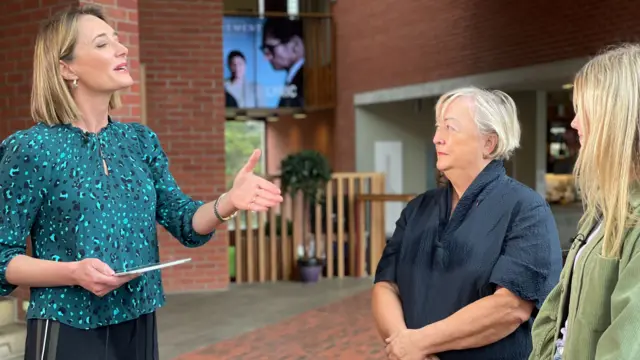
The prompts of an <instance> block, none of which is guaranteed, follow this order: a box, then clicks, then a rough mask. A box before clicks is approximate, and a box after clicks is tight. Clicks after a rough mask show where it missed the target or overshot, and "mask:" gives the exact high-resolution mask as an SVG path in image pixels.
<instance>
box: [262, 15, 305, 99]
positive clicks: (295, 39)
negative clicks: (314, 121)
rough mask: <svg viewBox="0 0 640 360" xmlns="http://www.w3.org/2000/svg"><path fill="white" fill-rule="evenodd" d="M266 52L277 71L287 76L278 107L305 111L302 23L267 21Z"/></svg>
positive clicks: (285, 19) (264, 47) (263, 30)
mask: <svg viewBox="0 0 640 360" xmlns="http://www.w3.org/2000/svg"><path fill="white" fill-rule="evenodd" d="M262 52H263V53H264V56H265V58H266V59H267V60H268V61H269V63H271V66H272V67H273V69H274V70H285V71H286V72H287V77H286V79H285V83H284V87H283V90H282V95H281V96H280V103H279V105H278V107H290V108H298V107H302V106H303V105H304V88H303V73H304V71H303V66H304V60H305V58H304V41H303V40H302V24H301V22H300V21H299V20H290V19H288V18H269V19H267V20H266V21H265V23H264V26H263V29H262Z"/></svg>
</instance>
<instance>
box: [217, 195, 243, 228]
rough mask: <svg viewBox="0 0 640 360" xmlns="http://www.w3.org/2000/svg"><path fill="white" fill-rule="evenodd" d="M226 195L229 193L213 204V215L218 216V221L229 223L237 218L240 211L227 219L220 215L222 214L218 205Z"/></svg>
mask: <svg viewBox="0 0 640 360" xmlns="http://www.w3.org/2000/svg"><path fill="white" fill-rule="evenodd" d="M225 195H227V193H224V194H222V195H220V197H219V198H218V199H216V201H215V202H214V203H213V213H214V214H215V215H216V218H218V220H220V221H222V222H225V221H229V220H231V219H233V218H234V217H236V215H237V214H238V210H236V211H234V212H233V214H231V215H229V216H227V217H222V216H221V215H220V212H219V211H218V203H219V202H220V200H221V199H222V198H223V197H225Z"/></svg>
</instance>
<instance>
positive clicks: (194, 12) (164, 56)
mask: <svg viewBox="0 0 640 360" xmlns="http://www.w3.org/2000/svg"><path fill="white" fill-rule="evenodd" d="M138 6H139V19H140V49H141V54H140V59H141V61H142V62H143V63H144V64H145V68H146V74H147V79H146V92H147V99H146V101H147V111H148V113H147V114H148V115H147V117H148V125H149V126H150V127H151V128H153V129H154V130H155V131H156V132H157V133H158V136H159V138H160V140H161V141H162V144H163V146H164V148H165V151H166V152H167V153H168V155H169V158H170V160H171V171H172V172H173V174H174V176H175V177H176V179H177V181H178V183H179V184H180V186H181V187H182V189H183V190H184V191H185V192H187V193H188V194H190V195H193V196H194V197H195V198H198V199H204V200H213V199H214V198H215V197H217V196H218V195H219V194H221V193H222V192H224V191H225V189H224V185H225V184H224V179H225V177H224V121H225V119H224V97H223V95H224V94H223V86H222V74H223V71H222V70H223V69H222V0H211V1H198V0H180V1H162V0H140V1H138ZM160 249H161V256H162V258H164V259H173V258H182V257H191V258H193V259H194V263H193V265H187V266H186V267H184V266H182V267H177V268H175V269H169V270H167V271H165V272H164V275H165V278H164V280H165V287H166V289H167V290H168V291H182V290H204V289H217V288H223V287H226V286H227V284H228V281H229V279H228V269H227V265H228V264H227V239H226V233H225V232H224V231H219V232H218V235H217V238H216V239H215V240H214V241H212V242H211V243H209V244H207V245H206V246H205V247H202V248H199V249H186V248H184V247H183V246H182V245H181V244H179V243H178V242H177V241H176V240H175V239H173V238H170V237H169V236H168V235H167V234H166V233H164V232H163V233H162V236H161V246H160ZM189 267H191V268H189Z"/></svg>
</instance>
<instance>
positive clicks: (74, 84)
mask: <svg viewBox="0 0 640 360" xmlns="http://www.w3.org/2000/svg"><path fill="white" fill-rule="evenodd" d="M72 86H73V88H74V89H77V88H78V79H73V83H72Z"/></svg>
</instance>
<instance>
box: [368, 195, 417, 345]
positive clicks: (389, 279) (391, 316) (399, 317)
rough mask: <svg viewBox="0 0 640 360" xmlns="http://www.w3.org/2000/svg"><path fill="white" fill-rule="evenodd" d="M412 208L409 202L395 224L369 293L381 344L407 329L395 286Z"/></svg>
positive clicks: (398, 293)
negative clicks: (399, 259) (405, 231)
mask: <svg viewBox="0 0 640 360" xmlns="http://www.w3.org/2000/svg"><path fill="white" fill-rule="evenodd" d="M411 205H412V202H410V203H409V204H408V205H407V208H405V209H404V210H403V211H402V213H401V214H400V218H399V219H398V220H397V221H396V229H395V231H394V232H393V236H392V237H391V239H390V240H389V241H388V242H387V245H386V246H385V248H384V251H383V252H382V257H381V258H380V261H379V262H378V267H377V269H376V276H375V285H374V286H373V292H372V294H371V308H372V312H373V318H374V321H375V323H376V328H377V330H378V334H379V335H380V338H381V339H382V341H383V342H384V341H385V339H387V338H388V337H389V336H391V335H393V334H395V333H396V332H398V331H400V330H405V329H406V328H407V325H406V324H405V322H404V313H403V310H402V302H401V300H400V292H399V290H398V286H397V285H396V261H397V257H398V256H399V254H400V248H401V245H402V238H403V236H404V230H405V227H406V225H407V219H406V218H407V212H408V211H411V210H408V209H410V206H411Z"/></svg>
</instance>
